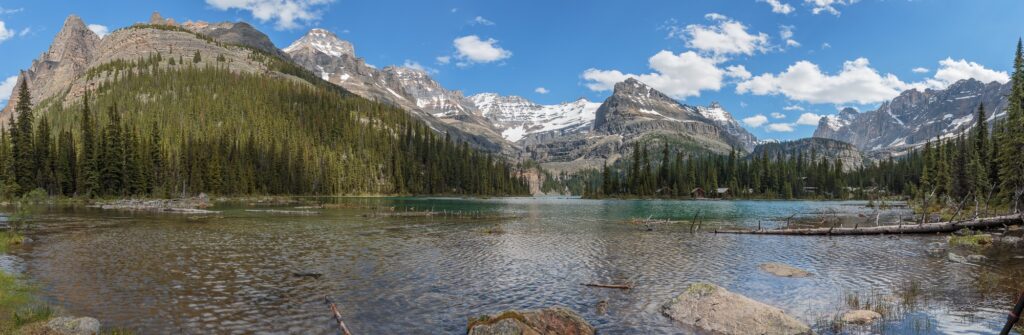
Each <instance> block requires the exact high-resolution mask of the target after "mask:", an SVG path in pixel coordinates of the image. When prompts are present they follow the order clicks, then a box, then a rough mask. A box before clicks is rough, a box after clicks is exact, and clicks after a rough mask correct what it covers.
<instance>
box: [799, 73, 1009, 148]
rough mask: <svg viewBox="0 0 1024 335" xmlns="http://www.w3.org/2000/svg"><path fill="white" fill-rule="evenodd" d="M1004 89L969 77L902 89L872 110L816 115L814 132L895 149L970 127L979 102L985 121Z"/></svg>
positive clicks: (1000, 105) (1002, 105)
mask: <svg viewBox="0 0 1024 335" xmlns="http://www.w3.org/2000/svg"><path fill="white" fill-rule="evenodd" d="M1009 91H1010V84H1009V83H1007V84H1000V83H998V82H991V83H988V84H985V83H982V82H980V81H978V80H975V79H964V80H960V81H957V82H955V83H953V84H952V85H950V86H949V87H947V88H946V89H941V90H935V89H926V90H924V91H920V90H917V89H912V90H907V91H904V92H902V93H901V94H900V95H899V96H897V97H895V98H893V99H892V100H890V101H886V102H883V103H882V104H881V105H880V106H879V107H878V109H876V110H873V111H868V112H864V113H857V111H856V110H853V109H844V110H842V111H841V112H839V114H837V115H832V116H826V117H823V118H821V120H820V121H819V122H818V128H817V129H816V130H815V131H814V137H821V138H830V139H835V140H840V141H843V142H848V143H851V144H853V145H854V146H856V147H857V148H859V149H861V150H863V151H869V152H899V151H902V150H906V149H908V148H913V147H917V146H920V145H923V144H924V143H926V142H928V141H930V140H934V139H935V138H936V137H947V136H952V135H953V134H955V133H956V132H957V131H959V130H961V129H969V128H971V127H973V126H974V124H975V123H976V120H975V112H976V111H977V108H978V105H979V104H981V103H984V104H985V109H986V111H987V113H988V115H989V119H988V120H987V121H988V122H992V121H993V120H995V119H996V118H998V117H1002V116H1003V115H1005V112H1004V111H1005V109H1006V104H1007V101H1006V96H1007V95H1008V94H1009ZM996 111H998V112H996Z"/></svg>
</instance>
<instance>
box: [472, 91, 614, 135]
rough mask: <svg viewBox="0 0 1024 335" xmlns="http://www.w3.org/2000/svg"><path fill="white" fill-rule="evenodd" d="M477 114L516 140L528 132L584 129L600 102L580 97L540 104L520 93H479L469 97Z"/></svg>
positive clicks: (502, 133) (585, 129) (503, 133)
mask: <svg viewBox="0 0 1024 335" xmlns="http://www.w3.org/2000/svg"><path fill="white" fill-rule="evenodd" d="M469 100H470V101H472V102H473V105H474V106H476V108H477V109H478V110H479V111H480V115H481V116H483V117H484V118H486V119H487V120H489V121H491V122H492V123H493V124H494V126H495V128H497V129H498V130H499V131H501V135H502V136H504V137H505V138H506V139H508V140H509V141H513V142H517V141H519V140H521V139H522V138H523V137H524V136H526V135H530V134H537V133H544V132H550V131H560V132H562V133H564V134H570V133H577V132H587V131H589V130H590V128H591V125H592V124H593V122H594V115H595V114H596V112H597V108H598V107H599V106H601V104H600V103H596V102H591V101H589V100H587V99H585V98H580V99H578V100H576V101H573V102H566V103H562V104H557V105H540V104H536V103H534V102H532V101H529V100H527V99H526V98H523V97H519V96H501V95H498V94H496V93H480V94H476V95H473V96H470V97H469Z"/></svg>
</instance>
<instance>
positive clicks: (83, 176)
mask: <svg viewBox="0 0 1024 335" xmlns="http://www.w3.org/2000/svg"><path fill="white" fill-rule="evenodd" d="M93 120H94V119H93V115H92V112H91V111H90V110H89V92H88V91H87V92H85V98H83V100H82V121H81V124H80V126H81V129H80V130H79V132H80V134H81V142H82V148H81V151H82V156H81V158H80V161H79V164H78V167H79V171H78V176H79V178H78V190H77V192H76V193H78V194H79V195H83V196H86V197H93V196H96V195H98V194H99V193H100V171H99V166H100V165H99V162H98V160H97V158H98V157H97V156H98V154H97V147H96V144H97V143H96V125H95V122H94V121H93Z"/></svg>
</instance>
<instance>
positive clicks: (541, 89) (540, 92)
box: [533, 87, 551, 94]
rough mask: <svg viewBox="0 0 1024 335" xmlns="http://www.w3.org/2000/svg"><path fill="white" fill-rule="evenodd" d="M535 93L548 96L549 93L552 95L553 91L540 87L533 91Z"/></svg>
mask: <svg viewBox="0 0 1024 335" xmlns="http://www.w3.org/2000/svg"><path fill="white" fill-rule="evenodd" d="M533 91H534V92H537V93H539V94H548V93H551V91H549V90H548V89H546V88H543V87H538V88H535V89H533Z"/></svg>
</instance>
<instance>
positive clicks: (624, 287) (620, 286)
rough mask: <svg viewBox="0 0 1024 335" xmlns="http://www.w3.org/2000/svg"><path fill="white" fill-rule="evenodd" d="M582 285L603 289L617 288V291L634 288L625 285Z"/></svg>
mask: <svg viewBox="0 0 1024 335" xmlns="http://www.w3.org/2000/svg"><path fill="white" fill-rule="evenodd" d="M580 285H583V286H590V287H601V288H617V289H620V290H628V289H631V288H633V286H630V285H624V284H595V283H581V284H580Z"/></svg>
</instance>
